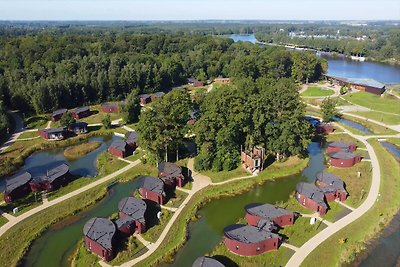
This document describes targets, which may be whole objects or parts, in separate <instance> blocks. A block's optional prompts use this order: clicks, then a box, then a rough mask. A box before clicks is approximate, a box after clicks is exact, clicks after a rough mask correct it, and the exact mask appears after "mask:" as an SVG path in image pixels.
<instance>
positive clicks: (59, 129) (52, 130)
mask: <svg viewBox="0 0 400 267" xmlns="http://www.w3.org/2000/svg"><path fill="white" fill-rule="evenodd" d="M66 130H67V128H66V127H59V128H46V129H41V131H42V132H46V133H49V134H50V133H60V132H64V131H66Z"/></svg>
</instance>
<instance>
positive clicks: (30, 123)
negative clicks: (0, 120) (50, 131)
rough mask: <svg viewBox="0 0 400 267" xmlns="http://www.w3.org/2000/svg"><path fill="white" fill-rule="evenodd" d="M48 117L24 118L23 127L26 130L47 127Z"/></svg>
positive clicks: (34, 116)
mask: <svg viewBox="0 0 400 267" xmlns="http://www.w3.org/2000/svg"><path fill="white" fill-rule="evenodd" d="M49 119H50V115H45V114H43V115H32V116H28V117H25V120H24V126H25V128H26V129H42V128H45V127H46V126H47V122H48V121H49Z"/></svg>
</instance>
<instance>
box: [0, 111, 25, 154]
mask: <svg viewBox="0 0 400 267" xmlns="http://www.w3.org/2000/svg"><path fill="white" fill-rule="evenodd" d="M9 114H10V115H11V117H13V119H14V121H15V130H14V133H13V134H12V135H11V137H10V139H8V141H7V142H5V143H4V144H3V145H2V146H1V147H0V153H2V152H4V151H6V150H7V148H8V147H9V146H11V145H12V144H14V142H15V140H17V139H18V137H19V136H20V135H21V134H22V132H23V131H24V121H23V119H22V118H21V117H20V116H19V115H18V114H17V113H16V112H9Z"/></svg>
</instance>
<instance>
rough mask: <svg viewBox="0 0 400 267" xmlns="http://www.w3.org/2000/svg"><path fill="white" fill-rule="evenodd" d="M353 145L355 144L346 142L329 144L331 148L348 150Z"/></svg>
mask: <svg viewBox="0 0 400 267" xmlns="http://www.w3.org/2000/svg"><path fill="white" fill-rule="evenodd" d="M351 145H353V144H350V143H346V142H330V143H329V146H330V147H340V148H348V147H349V146H351Z"/></svg>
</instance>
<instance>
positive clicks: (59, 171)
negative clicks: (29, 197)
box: [29, 163, 72, 192]
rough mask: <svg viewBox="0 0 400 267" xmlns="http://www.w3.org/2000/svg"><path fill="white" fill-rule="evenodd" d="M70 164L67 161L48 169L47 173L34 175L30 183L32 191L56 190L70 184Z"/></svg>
mask: <svg viewBox="0 0 400 267" xmlns="http://www.w3.org/2000/svg"><path fill="white" fill-rule="evenodd" d="M71 178H72V177H71V175H70V173H69V166H68V165H67V164H65V163H62V164H59V165H58V166H56V167H54V168H52V169H50V170H48V171H47V172H46V174H44V175H40V176H36V177H34V178H33V179H32V180H31V181H30V183H29V185H30V187H31V190H32V192H37V191H42V190H46V191H47V192H51V191H54V190H56V189H58V188H60V187H61V186H64V185H66V184H68V183H69V182H70V181H71Z"/></svg>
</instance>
